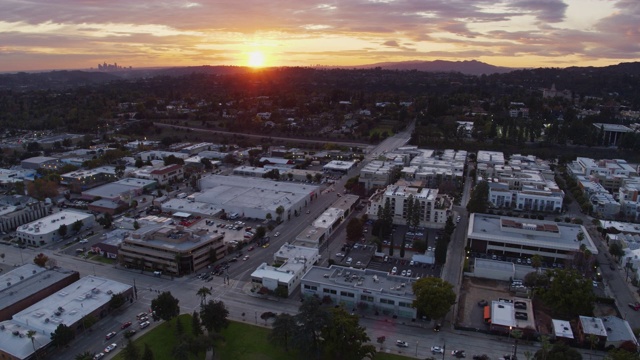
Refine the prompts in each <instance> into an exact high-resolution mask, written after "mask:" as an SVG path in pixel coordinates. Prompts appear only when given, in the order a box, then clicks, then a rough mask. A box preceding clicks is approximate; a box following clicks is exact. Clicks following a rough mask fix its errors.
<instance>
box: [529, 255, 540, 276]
mask: <svg viewBox="0 0 640 360" xmlns="http://www.w3.org/2000/svg"><path fill="white" fill-rule="evenodd" d="M531 266H532V267H533V268H534V269H536V271H537V272H540V268H541V267H542V257H541V256H540V255H538V254H535V255H533V256H532V257H531Z"/></svg>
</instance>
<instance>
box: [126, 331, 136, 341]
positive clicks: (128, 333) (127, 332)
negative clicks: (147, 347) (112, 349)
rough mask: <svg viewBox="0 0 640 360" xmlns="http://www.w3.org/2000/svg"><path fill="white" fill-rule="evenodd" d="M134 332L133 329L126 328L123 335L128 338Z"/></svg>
mask: <svg viewBox="0 0 640 360" xmlns="http://www.w3.org/2000/svg"><path fill="white" fill-rule="evenodd" d="M135 334H136V331H135V330H134V329H131V330H127V331H125V332H124V337H125V338H127V339H128V338H130V337H132V336H133V335H135Z"/></svg>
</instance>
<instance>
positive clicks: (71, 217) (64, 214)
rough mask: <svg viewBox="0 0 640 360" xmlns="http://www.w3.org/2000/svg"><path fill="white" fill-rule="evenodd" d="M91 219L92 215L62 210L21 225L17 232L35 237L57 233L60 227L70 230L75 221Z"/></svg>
mask: <svg viewBox="0 0 640 360" xmlns="http://www.w3.org/2000/svg"><path fill="white" fill-rule="evenodd" d="M90 218H93V215H91V214H87V213H84V212H80V211H73V210H63V211H60V212H58V213H55V214H52V215H49V216H45V217H43V218H41V219H40V220H36V221H34V222H31V223H28V224H25V225H22V226H20V227H18V229H17V231H19V232H21V233H23V234H29V235H36V234H48V233H50V232H52V231H57V230H58V229H59V228H60V225H63V224H64V225H67V227H69V228H71V226H72V225H73V223H75V222H76V221H84V220H86V219H90Z"/></svg>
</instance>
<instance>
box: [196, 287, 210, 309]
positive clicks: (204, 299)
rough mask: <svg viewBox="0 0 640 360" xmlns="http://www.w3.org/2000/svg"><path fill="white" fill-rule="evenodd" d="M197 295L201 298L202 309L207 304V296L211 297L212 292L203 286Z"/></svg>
mask: <svg viewBox="0 0 640 360" xmlns="http://www.w3.org/2000/svg"><path fill="white" fill-rule="evenodd" d="M196 295H198V296H199V297H200V307H202V306H204V304H206V303H207V296H209V295H211V290H210V289H209V288H208V287H206V286H203V287H201V288H200V289H198V292H196Z"/></svg>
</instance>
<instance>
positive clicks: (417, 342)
mask: <svg viewBox="0 0 640 360" xmlns="http://www.w3.org/2000/svg"><path fill="white" fill-rule="evenodd" d="M419 343H420V342H419V341H416V357H418V344H419Z"/></svg>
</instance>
